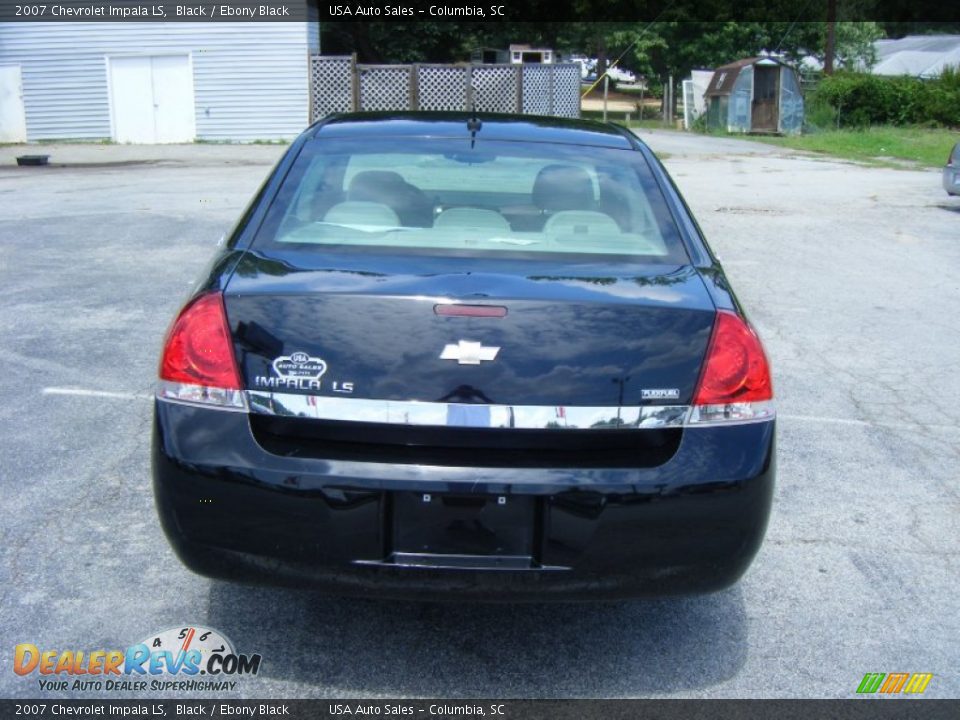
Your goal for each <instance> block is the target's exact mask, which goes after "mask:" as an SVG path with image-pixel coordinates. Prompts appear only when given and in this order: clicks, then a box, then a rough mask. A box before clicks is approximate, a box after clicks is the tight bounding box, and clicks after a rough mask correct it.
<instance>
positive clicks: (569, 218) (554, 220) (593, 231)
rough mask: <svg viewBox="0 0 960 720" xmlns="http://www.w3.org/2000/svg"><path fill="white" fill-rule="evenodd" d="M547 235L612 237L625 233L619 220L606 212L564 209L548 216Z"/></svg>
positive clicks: (545, 225)
mask: <svg viewBox="0 0 960 720" xmlns="http://www.w3.org/2000/svg"><path fill="white" fill-rule="evenodd" d="M543 232H544V234H545V235H554V236H556V235H572V236H574V237H582V238H588V237H610V236H611V235H615V236H619V235H622V234H623V233H622V232H621V230H620V226H619V225H618V224H617V221H616V220H614V219H613V218H612V217H610V216H609V215H607V214H606V213H602V212H596V211H593V210H563V211H561V212H558V213H554V214H553V215H551V216H550V217H549V218H547V222H546V224H544V226H543Z"/></svg>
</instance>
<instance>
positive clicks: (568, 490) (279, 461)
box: [153, 401, 775, 600]
mask: <svg viewBox="0 0 960 720" xmlns="http://www.w3.org/2000/svg"><path fill="white" fill-rule="evenodd" d="M774 444H775V428H774V422H772V421H767V422H759V423H751V424H744V425H732V426H728V427H716V426H714V427H699V428H690V429H687V430H685V431H684V433H683V439H682V441H681V442H680V447H679V449H678V450H677V452H676V453H675V455H674V456H673V457H672V458H671V459H670V460H668V461H667V462H665V463H664V464H662V465H659V466H657V467H654V468H644V469H621V468H603V469H584V468H563V469H538V468H520V469H515V468H489V467H481V468H470V467H435V466H431V467H426V466H419V465H400V464H386V463H364V462H353V461H329V460H317V459H305V458H290V457H281V456H278V455H274V454H271V453H268V452H267V451H266V450H264V449H263V448H262V447H260V445H259V444H258V443H257V442H256V440H255V438H254V437H253V435H252V433H251V430H250V425H249V420H248V416H247V415H246V414H245V413H241V412H225V411H221V410H213V409H206V408H199V407H193V406H188V405H182V404H176V403H171V402H165V401H158V402H157V404H156V411H155V422H154V439H153V484H154V492H155V496H156V502H157V509H158V513H159V515H160V520H161V523H162V525H163V528H164V531H165V532H166V534H167V537H168V538H169V540H170V542H171V544H172V546H173V548H174V549H175V550H176V552H177V554H178V555H179V556H180V558H181V560H183V562H184V563H185V564H186V565H187V566H188V567H190V568H191V569H193V570H195V571H197V572H199V573H201V574H204V575H208V576H211V577H218V578H224V579H231V580H238V581H243V582H266V583H271V584H285V585H294V586H308V587H316V588H320V589H323V590H325V591H328V592H333V593H338V594H348V595H363V596H368V597H369V596H370V595H373V594H375V595H378V596H393V597H406V598H426V599H443V598H450V597H451V596H456V597H460V598H462V597H471V598H475V599H480V600H498V599H510V600H543V599H547V598H550V597H555V598H558V599H598V598H617V597H632V596H639V595H659V594H673V593H701V592H710V591H714V590H719V589H722V588H724V587H727V586H729V585H731V584H732V583H734V582H736V581H737V580H738V579H739V578H740V576H741V575H742V574H743V573H744V571H745V570H746V569H747V567H748V566H749V564H750V562H751V560H752V559H753V557H754V555H755V554H756V552H757V550H758V548H759V546H760V543H761V541H762V539H763V535H764V532H765V529H766V524H767V518H768V515H769V512H770V503H771V497H772V492H773V483H774ZM414 494H416V495H414ZM423 494H430V495H432V496H448V495H455V496H459V497H471V496H475V497H485V498H491V499H494V500H493V501H494V502H496V500H495V499H496V498H504V500H503V501H502V502H504V503H509V502H511V501H513V500H516V501H517V502H518V503H523V504H524V505H525V506H529V507H530V508H532V509H531V513H532V518H533V519H532V521H531V523H530V548H529V551H530V556H531V558H532V560H531V561H530V562H527V563H519V564H514V565H511V564H510V563H509V562H507V563H503V564H498V563H499V561H496V560H495V561H493V562H491V563H490V565H489V567H485V568H484V569H478V566H476V564H472V563H471V562H469V561H467V562H466V564H467V565H468V566H470V567H468V568H466V569H464V568H454V567H444V568H438V567H415V566H411V565H412V564H415V563H409V562H406V561H405V560H403V559H402V557H403V556H402V555H398V554H397V553H396V552H395V550H397V548H395V547H393V544H394V543H395V542H396V534H395V532H394V530H393V529H392V528H393V527H394V526H393V525H392V523H394V522H395V519H394V517H393V515H394V513H395V512H396V511H397V507H399V504H398V502H399V500H400V499H401V498H403V499H405V500H404V501H406V500H409V498H411V497H419V496H421V495H423ZM400 563H403V564H400ZM446 564H447V565H452V564H455V563H453V562H451V563H446Z"/></svg>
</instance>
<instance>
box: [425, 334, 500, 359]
mask: <svg viewBox="0 0 960 720" xmlns="http://www.w3.org/2000/svg"><path fill="white" fill-rule="evenodd" d="M498 352H500V348H498V347H484V346H483V345H482V344H481V343H478V342H470V341H468V340H461V341H460V342H458V343H457V344H456V345H445V346H444V348H443V352H442V353H440V359H441V360H456V361H457V362H458V363H460V364H461V365H479V364H480V363H481V362H483V361H484V360H493V359H494V358H495V357H496V356H497V353H498Z"/></svg>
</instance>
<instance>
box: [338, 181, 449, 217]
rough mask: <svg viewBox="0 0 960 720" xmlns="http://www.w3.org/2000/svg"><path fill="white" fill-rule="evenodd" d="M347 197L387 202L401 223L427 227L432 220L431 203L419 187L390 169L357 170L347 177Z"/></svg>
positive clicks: (385, 203)
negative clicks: (348, 185) (352, 175)
mask: <svg viewBox="0 0 960 720" xmlns="http://www.w3.org/2000/svg"><path fill="white" fill-rule="evenodd" d="M347 199H349V200H363V201H369V202H377V203H383V204H384V205H388V206H389V207H391V208H393V210H394V212H396V213H397V216H398V217H399V218H400V220H401V221H402V223H403V224H404V225H411V226H418V227H429V226H430V225H431V223H432V222H433V217H432V215H433V207H432V205H431V204H430V201H429V200H428V198H427V196H426V195H425V194H424V193H423V191H422V190H421V189H420V188H418V187H417V186H416V185H411V184H410V183H408V182H407V181H406V180H404V179H403V176H402V175H400V173H395V172H392V171H390V170H364V171H363V172H360V173H357V174H356V175H355V176H354V178H353V180H351V181H350V189H349V190H348V191H347Z"/></svg>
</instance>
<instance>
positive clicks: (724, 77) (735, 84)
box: [704, 57, 803, 135]
mask: <svg viewBox="0 0 960 720" xmlns="http://www.w3.org/2000/svg"><path fill="white" fill-rule="evenodd" d="M704 99H705V101H706V104H707V127H709V128H711V129H717V130H726V131H727V132H733V133H737V132H739V133H779V134H782V135H796V134H799V133H800V131H801V130H802V129H803V95H802V94H801V92H800V78H799V76H798V75H797V71H796V70H795V69H794V68H792V67H791V66H789V65H787V64H786V63H784V62H782V61H781V60H778V59H777V58H773V57H755V58H746V59H744V60H737V61H736V62H732V63H729V64H728V65H723V66H721V67H718V68H717V69H716V70H715V71H714V73H713V78H712V79H711V80H710V85H709V86H708V87H707V91H706V93H705V94H704Z"/></svg>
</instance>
